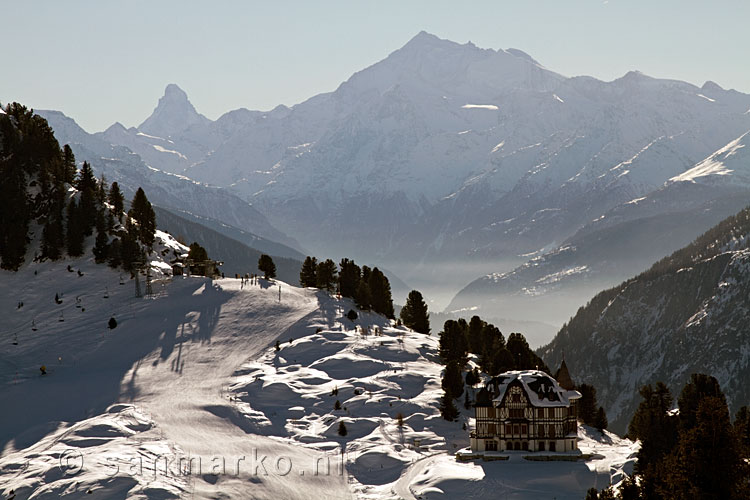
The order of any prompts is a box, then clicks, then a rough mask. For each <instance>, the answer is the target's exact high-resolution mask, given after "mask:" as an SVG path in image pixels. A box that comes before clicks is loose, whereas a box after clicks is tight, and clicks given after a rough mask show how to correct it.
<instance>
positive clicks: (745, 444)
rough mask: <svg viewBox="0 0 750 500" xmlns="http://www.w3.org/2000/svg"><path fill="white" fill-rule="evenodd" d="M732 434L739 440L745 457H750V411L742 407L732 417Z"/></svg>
mask: <svg viewBox="0 0 750 500" xmlns="http://www.w3.org/2000/svg"><path fill="white" fill-rule="evenodd" d="M734 432H735V434H736V435H737V439H739V443H740V449H741V450H743V455H744V456H745V457H750V409H748V407H747V406H743V407H742V408H740V409H739V410H737V414H736V415H735V417H734Z"/></svg>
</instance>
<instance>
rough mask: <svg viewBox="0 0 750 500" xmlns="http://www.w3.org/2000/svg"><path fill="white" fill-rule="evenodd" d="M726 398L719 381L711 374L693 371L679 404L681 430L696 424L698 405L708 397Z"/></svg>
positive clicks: (678, 401) (688, 428)
mask: <svg viewBox="0 0 750 500" xmlns="http://www.w3.org/2000/svg"><path fill="white" fill-rule="evenodd" d="M710 396H712V397H718V398H724V393H723V392H722V390H721V387H720V386H719V382H718V381H717V380H716V379H715V378H714V377H712V376H710V375H705V374H703V373H693V374H692V375H690V381H689V382H688V383H687V384H686V385H685V387H683V389H682V392H681V393H680V397H679V398H678V400H677V406H679V408H680V417H679V419H680V430H682V431H687V430H690V429H692V428H693V427H694V426H695V418H696V413H697V412H698V405H700V402H701V401H702V400H703V399H704V398H706V397H710Z"/></svg>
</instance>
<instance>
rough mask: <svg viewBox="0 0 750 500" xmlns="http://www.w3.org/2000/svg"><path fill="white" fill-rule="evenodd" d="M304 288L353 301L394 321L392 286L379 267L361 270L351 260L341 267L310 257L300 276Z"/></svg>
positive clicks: (304, 264)
mask: <svg viewBox="0 0 750 500" xmlns="http://www.w3.org/2000/svg"><path fill="white" fill-rule="evenodd" d="M299 282H300V285H301V286H303V287H317V288H320V289H325V290H328V291H329V292H336V293H338V294H340V295H341V296H342V297H347V298H350V299H353V300H354V302H355V303H356V304H357V307H358V308H360V309H362V310H364V311H373V312H376V313H378V314H382V315H384V316H385V317H387V318H390V319H394V318H395V315H394V311H393V298H392V297H391V284H390V282H389V281H388V278H387V277H386V276H385V274H383V272H382V271H380V270H379V269H378V268H377V267H374V268H370V267H368V266H362V267H360V266H358V265H357V264H356V263H355V262H354V261H353V260H351V259H347V258H344V259H341V262H340V263H339V265H338V266H336V263H335V262H334V261H333V260H331V259H326V260H324V261H323V260H321V261H318V259H317V258H315V257H311V256H307V257H306V258H305V261H304V262H303V263H302V269H301V270H300V275H299Z"/></svg>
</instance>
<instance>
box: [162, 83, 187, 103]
mask: <svg viewBox="0 0 750 500" xmlns="http://www.w3.org/2000/svg"><path fill="white" fill-rule="evenodd" d="M164 97H167V98H170V99H182V100H185V101H187V100H188V96H187V94H186V93H185V91H184V90H182V89H181V88H180V87H179V86H178V85H177V84H176V83H170V84H169V85H167V88H165V89H164Z"/></svg>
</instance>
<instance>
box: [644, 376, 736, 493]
mask: <svg viewBox="0 0 750 500" xmlns="http://www.w3.org/2000/svg"><path fill="white" fill-rule="evenodd" d="M688 385H689V384H688ZM691 411H692V407H691ZM680 413H682V408H680ZM690 418H691V419H692V420H691V423H692V426H691V427H689V428H683V429H681V431H680V440H679V444H678V446H677V449H676V450H675V454H674V455H673V456H672V457H671V459H670V460H669V461H668V465H667V467H666V474H664V476H666V480H665V481H664V482H663V483H662V484H661V485H660V487H659V492H660V493H661V494H662V496H663V497H664V498H685V499H687V498H715V499H738V498H743V497H744V498H747V497H746V496H744V494H746V493H747V485H748V484H747V475H746V474H747V472H748V470H747V468H748V466H747V463H745V461H744V460H743V458H742V456H741V455H740V453H739V450H738V446H737V445H738V443H737V440H736V439H735V435H734V432H733V431H732V427H731V425H730V422H729V408H728V407H727V403H726V400H725V398H724V397H723V394H722V395H721V396H715V395H706V396H704V397H702V398H700V400H699V401H698V406H697V408H695V410H694V412H693V413H692V415H691V416H690ZM681 425H682V423H681Z"/></svg>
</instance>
